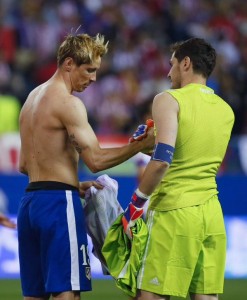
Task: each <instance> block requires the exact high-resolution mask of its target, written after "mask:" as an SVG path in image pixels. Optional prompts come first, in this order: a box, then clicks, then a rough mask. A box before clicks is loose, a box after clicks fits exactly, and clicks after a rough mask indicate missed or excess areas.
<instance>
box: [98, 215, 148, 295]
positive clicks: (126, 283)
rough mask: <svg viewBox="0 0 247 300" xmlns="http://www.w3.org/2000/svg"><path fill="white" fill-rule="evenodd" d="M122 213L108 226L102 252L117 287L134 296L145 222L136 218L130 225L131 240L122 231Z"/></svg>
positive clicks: (145, 238) (145, 227) (144, 236)
mask: <svg viewBox="0 0 247 300" xmlns="http://www.w3.org/2000/svg"><path fill="white" fill-rule="evenodd" d="M122 215H123V214H121V215H120V216H119V217H118V218H117V219H116V221H115V222H114V223H113V225H112V226H111V227H110V229H109V231H108V233H107V235H106V238H105V242H104V245H103V247H102V254H103V256H104V258H105V260H106V264H107V268H108V270H109V272H110V274H111V276H112V277H113V278H114V279H115V280H116V285H117V287H119V288H120V289H121V290H122V291H124V292H125V293H126V294H128V295H129V296H131V297H135V296H136V291H137V284H136V278H137V275H138V272H139V269H140V266H141V261H142V258H143V255H144V250H145V246H146V241H147V235H148V230H147V225H146V224H145V222H144V221H143V220H142V219H138V220H137V222H136V224H135V226H134V227H132V232H133V241H132V242H131V241H130V240H129V238H128V237H127V235H126V234H125V233H124V231H123V225H122V221H121V219H122Z"/></svg>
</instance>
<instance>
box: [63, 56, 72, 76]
mask: <svg viewBox="0 0 247 300" xmlns="http://www.w3.org/2000/svg"><path fill="white" fill-rule="evenodd" d="M73 63H74V61H73V59H72V58H71V57H67V58H65V61H64V68H65V70H66V71H67V72H70V71H71V69H72V66H73Z"/></svg>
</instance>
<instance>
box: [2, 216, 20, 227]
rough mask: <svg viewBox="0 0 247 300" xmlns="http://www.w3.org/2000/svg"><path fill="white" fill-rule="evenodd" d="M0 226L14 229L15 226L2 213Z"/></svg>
mask: <svg viewBox="0 0 247 300" xmlns="http://www.w3.org/2000/svg"><path fill="white" fill-rule="evenodd" d="M0 225H2V226H4V227H8V228H16V224H15V223H14V222H12V221H11V220H10V219H9V218H8V217H6V216H5V215H3V214H2V213H0Z"/></svg>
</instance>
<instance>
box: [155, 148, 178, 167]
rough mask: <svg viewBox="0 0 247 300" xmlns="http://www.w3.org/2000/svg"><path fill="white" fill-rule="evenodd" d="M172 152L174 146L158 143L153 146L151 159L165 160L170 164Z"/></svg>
mask: <svg viewBox="0 0 247 300" xmlns="http://www.w3.org/2000/svg"><path fill="white" fill-rule="evenodd" d="M173 154H174V147H172V146H170V145H167V144H164V143H158V144H155V146H154V151H153V154H152V157H151V160H159V161H165V162H167V163H168V164H169V165H170V164H171V163H172V159H173Z"/></svg>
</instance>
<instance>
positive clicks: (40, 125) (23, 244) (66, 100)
mask: <svg viewBox="0 0 247 300" xmlns="http://www.w3.org/2000/svg"><path fill="white" fill-rule="evenodd" d="M106 52H107V43H105V42H104V37H103V36H100V35H96V36H95V37H90V36H89V35H87V34H79V35H75V36H74V35H69V36H67V37H66V39H65V40H64V42H63V43H62V44H61V46H60V47H59V50H58V55H57V63H58V68H57V71H56V73H55V74H54V75H53V76H52V77H51V78H50V79H49V80H48V81H47V82H45V83H44V84H42V85H40V86H38V87H37V88H36V89H34V90H33V91H32V92H31V93H30V95H29V96H28V98H27V100H26V102H25V104H24V106H23V108H22V111H21V114H20V135H21V159H20V172H22V173H24V174H26V175H28V177H29V185H28V187H27V189H26V193H25V195H24V197H23V198H22V199H21V203H20V208H19V213H18V220H17V222H18V238H19V257H20V274H21V283H22V290H23V295H24V299H25V300H35V299H36V300H41V299H49V297H50V296H52V299H59V300H72V299H74V300H79V299H80V292H81V291H88V290H91V276H90V264H89V259H88V249H87V236H86V231H85V226H84V215H83V209H82V206H81V203H80V194H82V193H83V191H85V189H86V188H88V187H89V186H90V185H92V184H93V185H96V187H100V186H97V183H95V182H84V183H79V180H78V161H79V159H80V158H81V159H82V160H83V162H84V163H85V164H86V165H87V167H88V168H89V169H90V170H91V171H92V172H98V171H101V170H104V169H108V168H110V167H113V166H116V165H118V164H120V163H122V162H124V161H125V160H127V159H129V158H130V157H132V156H133V155H135V154H136V153H138V152H139V151H144V150H147V149H151V148H152V147H153V144H154V138H153V133H152V131H150V132H149V134H148V137H147V138H145V139H143V140H142V141H141V142H134V143H131V144H128V145H125V146H123V147H119V148H104V149H103V148H101V147H100V145H99V142H98V140H97V137H96V135H95V133H94V131H93V129H92V128H91V126H90V125H89V123H88V118H87V112H86V108H85V106H84V104H83V103H82V101H81V100H80V99H78V98H77V97H75V96H74V95H73V94H72V93H73V91H76V92H83V91H84V90H85V89H86V88H87V87H88V86H89V85H90V84H91V83H93V82H94V81H96V73H97V70H98V69H99V68H100V65H101V59H102V57H103V56H104V55H105V54H106Z"/></svg>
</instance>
